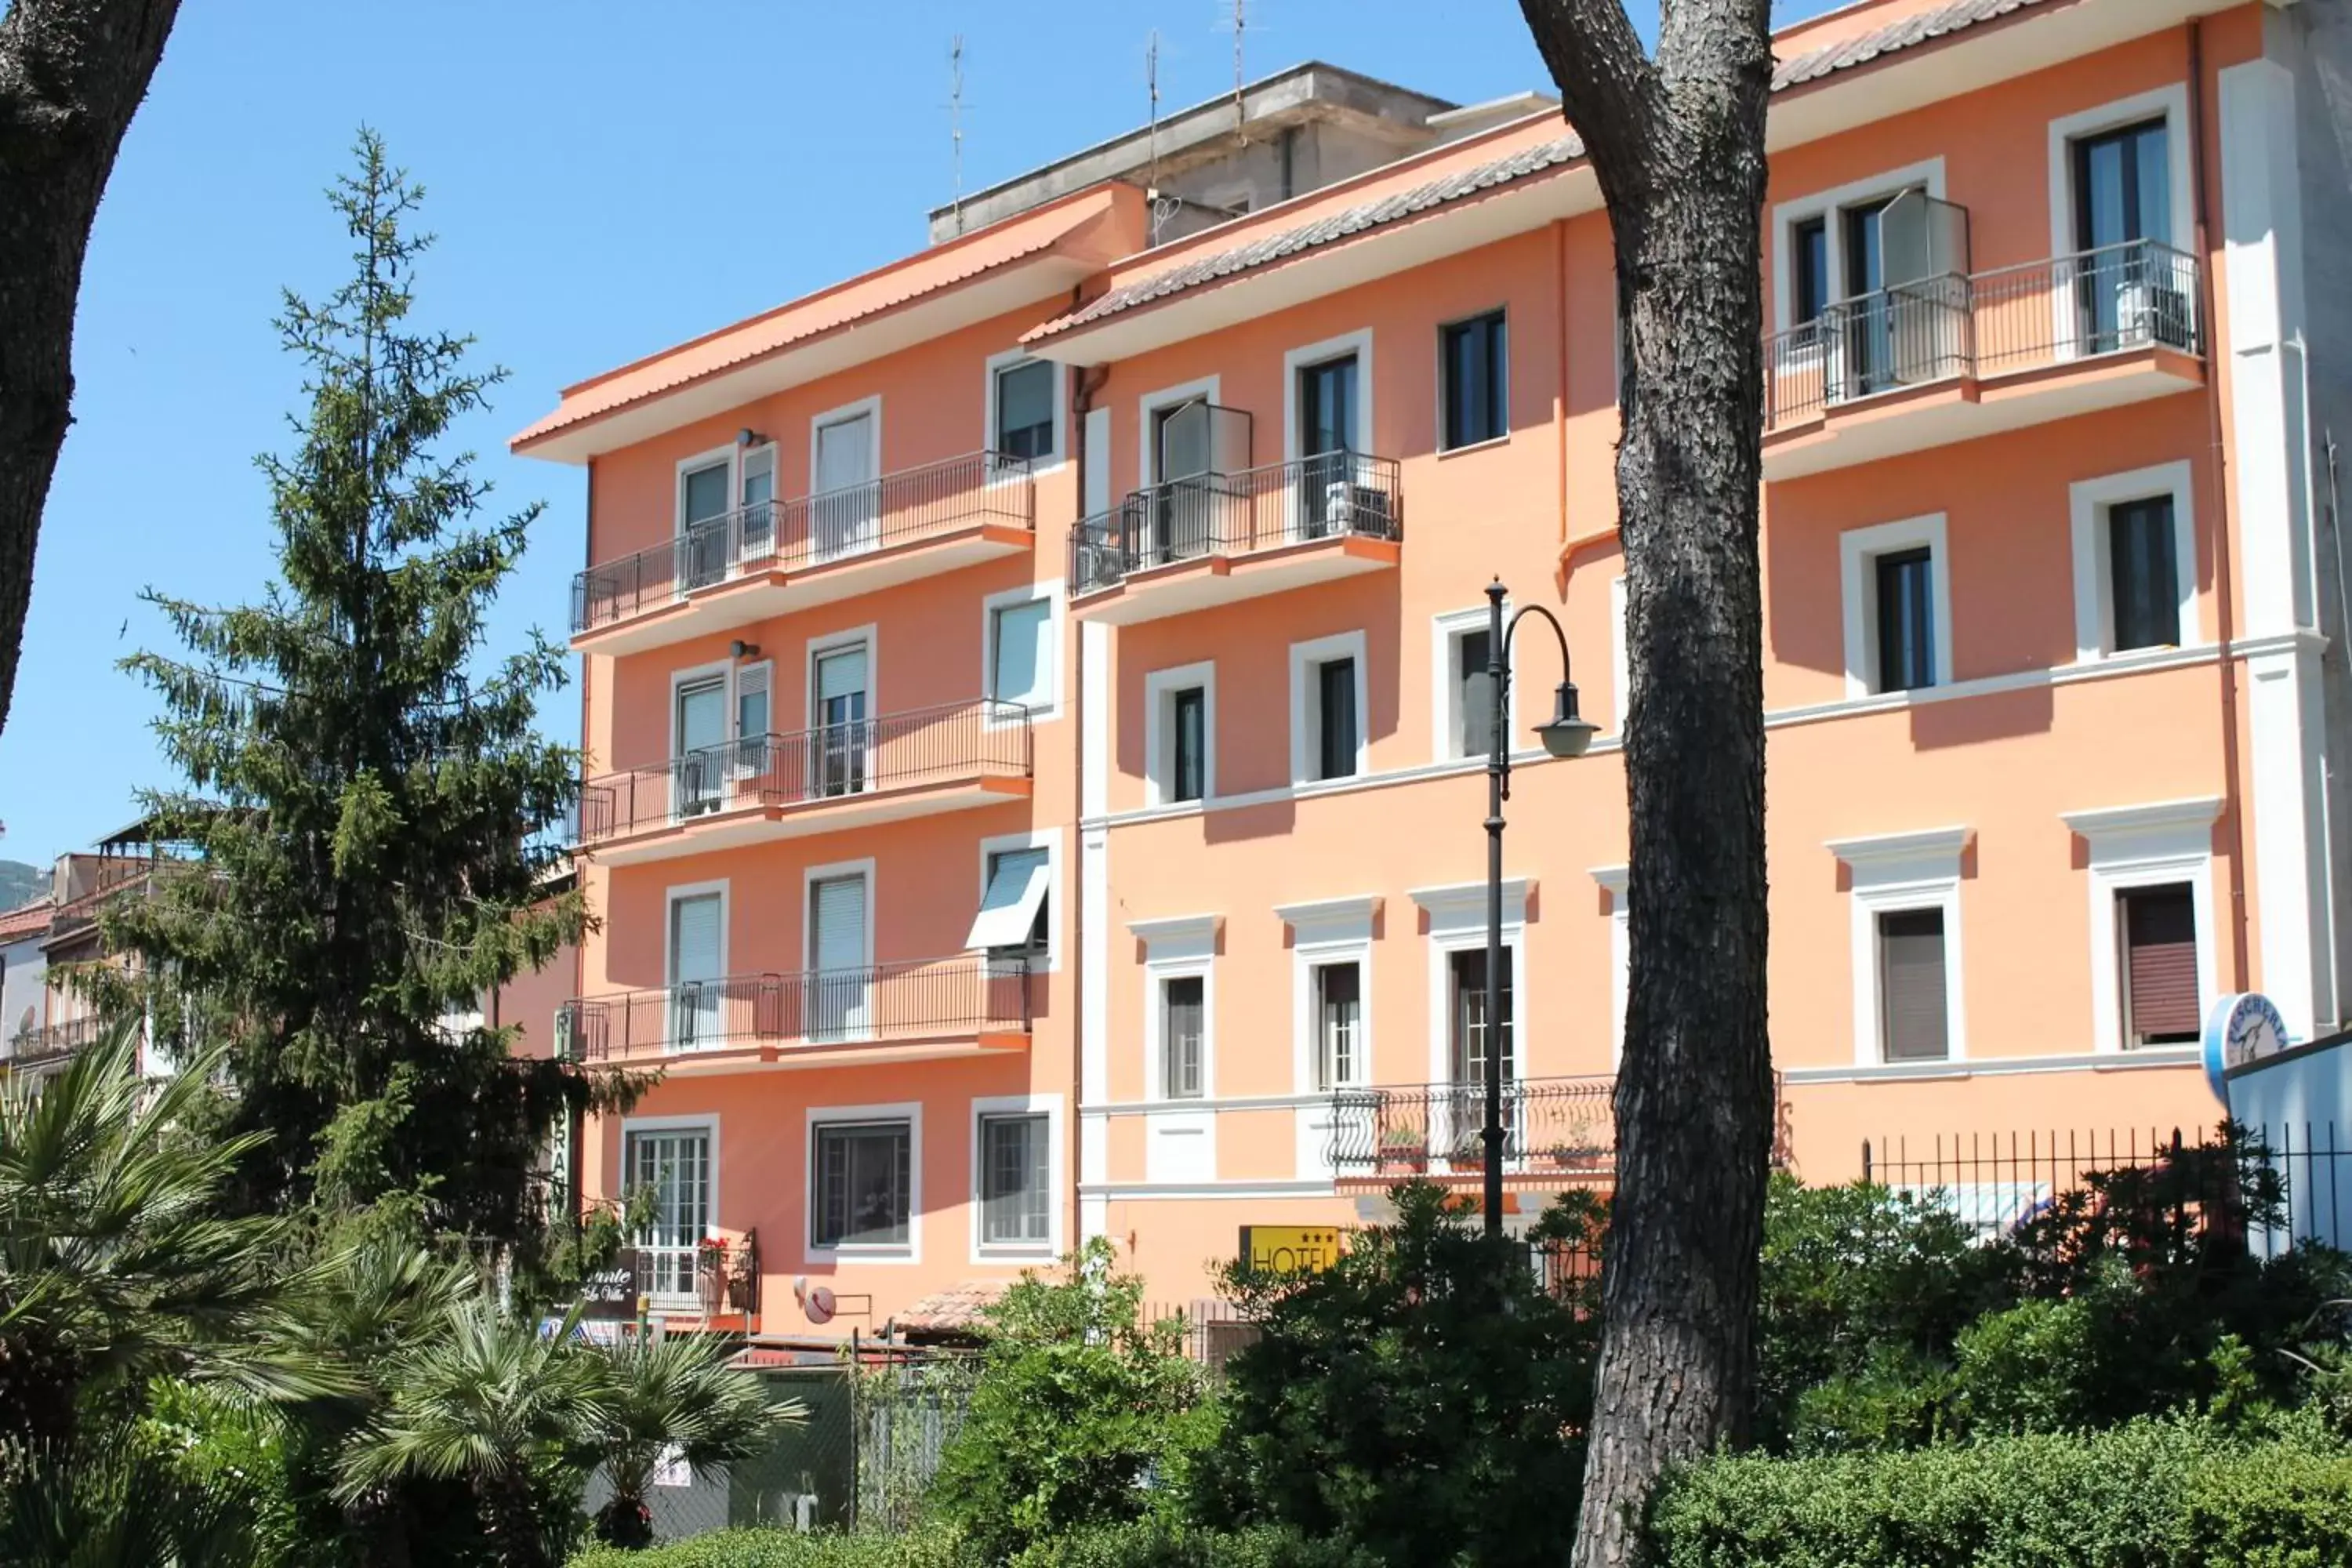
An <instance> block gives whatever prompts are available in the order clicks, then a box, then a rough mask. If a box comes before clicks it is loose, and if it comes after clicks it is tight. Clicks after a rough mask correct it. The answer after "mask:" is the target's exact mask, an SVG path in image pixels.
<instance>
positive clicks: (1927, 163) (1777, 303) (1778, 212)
mask: <svg viewBox="0 0 2352 1568" xmlns="http://www.w3.org/2000/svg"><path fill="white" fill-rule="evenodd" d="M1915 185H1916V186H1923V187H1925V188H1926V190H1927V195H1929V196H1931V197H1933V198H1934V199H1935V200H1937V201H1942V200H1944V199H1945V197H1944V160H1943V159H1941V158H1928V159H1926V160H1924V161H1922V162H1920V163H1912V164H1909V165H1907V166H1906V167H1904V168H1900V169H1889V170H1887V171H1885V173H1883V174H1872V175H1869V176H1867V177H1865V178H1863V179H1859V180H1850V181H1848V182H1847V183H1846V184H1843V185H1838V186H1835V187H1833V188H1832V189H1830V190H1825V191H1815V192H1813V193H1812V194H1811V195H1803V196H1798V197H1796V198H1794V199H1792V200H1790V201H1785V202H1779V203H1775V204H1774V205H1773V207H1772V323H1773V330H1774V331H1780V332H1785V331H1789V330H1790V329H1791V328H1793V327H1795V326H1796V325H1797V324H1798V323H1797V321H1796V320H1795V317H1796V308H1797V307H1796V298H1797V268H1796V262H1797V247H1796V244H1795V239H1796V232H1797V226H1798V225H1799V224H1801V223H1805V222H1807V221H1809V220H1811V219H1812V218H1822V219H1825V220H1826V221H1827V224H1828V230H1829V243H1828V245H1827V246H1826V247H1824V248H1825V249H1826V250H1827V251H1828V253H1829V255H1828V260H1829V288H1828V290H1827V300H1828V302H1829V303H1830V304H1832V305H1834V304H1838V303H1840V302H1841V301H1843V300H1850V299H1852V298H1853V289H1852V288H1851V287H1850V286H1849V284H1848V281H1847V279H1846V275H1845V247H1844V245H1843V244H1842V243H1841V240H1842V239H1843V236H1842V235H1841V234H1840V233H1839V232H1838V231H1839V229H1840V228H1841V227H1843V225H1842V224H1841V222H1840V221H1839V220H1840V217H1841V215H1843V213H1844V211H1845V210H1846V209H1847V208H1848V207H1855V206H1861V205H1865V204H1867V203H1870V202H1874V201H1877V200H1879V199H1880V198H1882V197H1885V196H1890V195H1900V194H1901V193H1902V192H1904V191H1906V190H1909V189H1911V188H1912V187H1913V186H1915ZM1814 352H1816V353H1818V352H1819V350H1818V349H1816V350H1815V351H1814Z"/></svg>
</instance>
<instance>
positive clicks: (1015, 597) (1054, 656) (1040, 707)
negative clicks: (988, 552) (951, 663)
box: [980, 577, 1069, 730]
mask: <svg viewBox="0 0 2352 1568" xmlns="http://www.w3.org/2000/svg"><path fill="white" fill-rule="evenodd" d="M1040 599H1043V600H1044V601H1045V669H1044V670H1043V671H1042V672H1041V673H1042V676H1043V679H1044V680H1045V695H1044V696H1043V697H1042V698H1041V699H1039V700H1037V701H1036V702H1034V703H1032V704H1031V705H1030V708H1029V722H1031V723H1033V724H1036V723H1043V722H1045V721H1046V720H1049V719H1058V718H1060V717H1061V716H1062V645H1063V644H1064V643H1065V642H1066V640H1068V637H1069V628H1068V624H1067V623H1068V615H1069V601H1068V595H1067V592H1066V586H1065V584H1064V583H1063V580H1062V579H1061V578H1059V577H1049V578H1046V579H1045V581H1044V582H1040V583H1023V584H1017V585H1016V586H1013V587H1011V588H1005V589H1002V590H1000V591H998V592H996V593H993V594H990V595H987V596H986V597H984V598H982V600H981V602H980V679H981V684H982V690H983V691H986V692H987V694H988V695H989V696H991V697H994V696H995V695H996V694H995V692H993V691H992V690H989V688H991V687H992V686H994V684H995V681H996V612H997V611H999V610H1004V609H1017V608H1018V607H1020V606H1021V605H1030V604H1034V603H1036V602H1037V601H1038V600H1040ZM1020 722H1021V721H1020V720H1018V719H1003V718H998V717H997V716H996V715H995V713H994V712H993V711H992V710H984V711H983V712H982V715H981V723H982V728H984V729H989V730H1009V729H1012V728H1013V727H1015V726H1016V725H1018V724H1019V723H1020Z"/></svg>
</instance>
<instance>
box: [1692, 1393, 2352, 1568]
mask: <svg viewBox="0 0 2352 1568" xmlns="http://www.w3.org/2000/svg"><path fill="white" fill-rule="evenodd" d="M1651 1531H1652V1542H1653V1546H1654V1552H1655V1553H1656V1561H1657V1562H1658V1563H1660V1564H1662V1565H1663V1568H2223V1565H2225V1564H2226V1565H2228V1568H2321V1565H2323V1564H2327V1563H2352V1451H2347V1450H2346V1449H2345V1448H2343V1447H2340V1446H2338V1445H2337V1444H2336V1442H2334V1441H2333V1440H2332V1439H2330V1438H2329V1437H2328V1436H2326V1433H2325V1432H2324V1431H2323V1430H2322V1429H2321V1428H2320V1427H2319V1426H2318V1424H2317V1423H2316V1422H2315V1421H2312V1420H2307V1419H2297V1420H2294V1421H2293V1422H2292V1423H2290V1424H2288V1425H2286V1426H2283V1427H2282V1428H2281V1429H2279V1430H2278V1431H2276V1432H2274V1433H2273V1434H2272V1435H2270V1436H2264V1437H2261V1438H2256V1439H2253V1440H2249V1441H2237V1440H2233V1439H2231V1437H2230V1436H2227V1435H2226V1434H2224V1433H2221V1432H2220V1431H2218V1430H2217V1429H2216V1428H2215V1427H2214V1426H2211V1425H2210V1423H2206V1422H2202V1421H2189V1420H2140V1421H2135V1422H2133V1423H2131V1424H2130V1425H2128V1426H2121V1427H2117V1428H2115V1429H2112V1430H2109V1431H2105V1432H2100V1433H2096V1434H2093V1435H2091V1436H2054V1435H2043V1436H2024V1437H2006V1438H1998V1439H1993V1440H1990V1441H1986V1442H1982V1443H1977V1444H1971V1445H1968V1446H1963V1447H1939V1448H1925V1449H1919V1450H1916V1451H1912V1452H1907V1453H1893V1454H1868V1455H1843V1456H1838V1457H1833V1458H1813V1459H1770V1458H1725V1459H1718V1460H1715V1461H1713V1462H1710V1463H1708V1464H1706V1465H1703V1466H1700V1467H1697V1468H1695V1469H1693V1470H1691V1471H1689V1472H1688V1473H1686V1474H1685V1475H1684V1476H1682V1477H1680V1478H1679V1479H1676V1480H1675V1483H1674V1484H1673V1485H1672V1486H1670V1487H1669V1488H1667V1489H1666V1490H1665V1491H1664V1493H1663V1494H1662V1495H1661V1497H1660V1499H1659V1500H1658V1503H1657V1505H1656V1507H1655V1509H1654V1510H1653V1514H1652V1522H1651Z"/></svg>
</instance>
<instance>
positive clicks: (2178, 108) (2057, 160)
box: [2050, 82, 2197, 342]
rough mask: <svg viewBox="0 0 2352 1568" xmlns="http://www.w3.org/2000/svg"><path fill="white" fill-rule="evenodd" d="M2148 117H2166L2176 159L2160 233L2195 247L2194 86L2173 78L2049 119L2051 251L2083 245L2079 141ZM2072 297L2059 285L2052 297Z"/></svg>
mask: <svg viewBox="0 0 2352 1568" xmlns="http://www.w3.org/2000/svg"><path fill="white" fill-rule="evenodd" d="M2149 120H2162V121H2164V150H2165V155H2166V158H2167V160H2168V163H2170V165H2171V166H2170V168H2169V169H2168V171H2167V173H2168V174H2169V175H2170V176H2171V181H2170V183H2171V189H2170V191H2169V192H2168V205H2169V206H2170V207H2171V209H2172V213H2171V216H2172V232H2171V234H2170V235H2168V236H2159V237H2160V238H2162V239H2163V240H2164V242H2165V243H2166V244H2168V245H2170V246H2171V247H2173V248H2174V249H2175V250H2189V249H2191V248H2193V247H2194V246H2195V244H2196V221H2197V205H2196V203H2195V201H2194V200H2193V199H2192V198H2191V196H2190V195H2189V86H2188V84H2187V83H2186V82H2174V83H2172V84H2171V85H2170V86H2168V87H2159V88H2157V89H2154V90H2153V91H2150V92H2143V93H2138V94H2137V95H2135V96H2133V97H2131V98H2124V99H2118V100H2116V101H2115V102H2113V103H2103V104H2100V105H2099V106H2098V107H2097V108H2095V109H2085V110H2081V111H2080V112H2078V113H2074V114H2066V115H2061V116H2060V117H2059V118H2058V119H2056V120H2053V121H2051V122H2050V254H2051V255H2053V256H2072V255H2073V254H2074V252H2075V251H2077V250H2079V249H2081V248H2082V247H2081V246H2080V245H2078V244H2076V243H2075V237H2074V143H2075V142H2079V141H2081V140H2082V139H2083V138H2084V137H2086V136H2096V135H2098V134H2100V133H2101V132H2107V131H2120V130H2122V129H2123V128H2124V127H2126V126H2127V125H2137V124H2139V123H2141V122H2142V121H2149ZM2067 302H2068V296H2067V295H2066V292H2065V290H2063V289H2060V290H2058V291H2056V294H2055V295H2054V297H2053V303H2054V304H2056V305H2058V306H2059V307H2060V308H2062V309H2063V308H2064V307H2065V306H2066V304H2067ZM2070 336H2071V330H2070V331H2069V332H2068V333H2067V334H2062V336H2061V337H2060V338H2059V340H2058V341H2059V342H2066V341H2068V337H2070Z"/></svg>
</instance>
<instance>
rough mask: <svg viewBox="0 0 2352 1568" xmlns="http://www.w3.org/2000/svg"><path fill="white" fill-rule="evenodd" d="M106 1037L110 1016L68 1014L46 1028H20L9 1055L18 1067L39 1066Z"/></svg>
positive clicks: (9, 1049) (85, 1047) (9, 1058)
mask: <svg viewBox="0 0 2352 1568" xmlns="http://www.w3.org/2000/svg"><path fill="white" fill-rule="evenodd" d="M105 1037H106V1020H105V1019H104V1018H101V1017H100V1016H98V1015H97V1014H95V1013H90V1014H85V1015H84V1016H81V1017H79V1018H68V1019H67V1020H66V1021H65V1022H63V1023H60V1024H51V1025H48V1026H46V1027H44V1028H38V1029H23V1030H19V1031H18V1032H17V1034H16V1037H14V1038H13V1039H12V1040H10V1041H9V1043H8V1051H7V1054H6V1056H5V1058H0V1059H5V1060H7V1061H10V1062H13V1063H15V1064H16V1066H18V1067H37V1066H40V1065H42V1064H44V1063H47V1062H57V1061H63V1060H64V1059H65V1058H68V1057H69V1056H71V1055H73V1054H74V1053H75V1052H76V1051H80V1050H87V1049H88V1048H89V1047H92V1046H95V1045H97V1044H98V1043H99V1042H100V1040H102V1039H104V1038H105Z"/></svg>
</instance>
